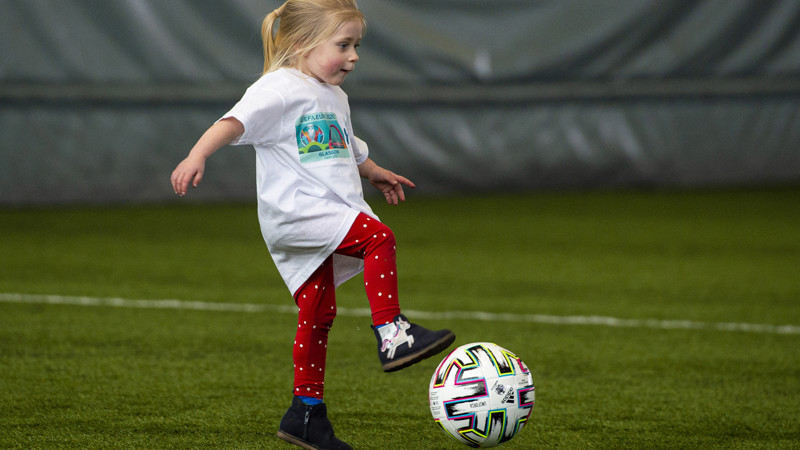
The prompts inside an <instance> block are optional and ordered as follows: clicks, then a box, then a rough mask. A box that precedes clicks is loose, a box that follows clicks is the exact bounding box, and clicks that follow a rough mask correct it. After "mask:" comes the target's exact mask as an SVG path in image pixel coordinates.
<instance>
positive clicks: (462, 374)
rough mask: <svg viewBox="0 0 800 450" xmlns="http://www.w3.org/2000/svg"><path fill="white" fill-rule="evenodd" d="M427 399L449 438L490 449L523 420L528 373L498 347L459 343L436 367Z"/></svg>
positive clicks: (529, 405)
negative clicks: (460, 344)
mask: <svg viewBox="0 0 800 450" xmlns="http://www.w3.org/2000/svg"><path fill="white" fill-rule="evenodd" d="M428 401H429V403H430V407H431V414H433V420H434V421H436V423H438V424H439V425H440V426H441V427H442V430H444V432H445V433H447V434H448V435H449V436H451V437H453V438H455V439H456V440H457V441H459V442H461V443H464V444H467V445H469V446H470V447H494V446H495V445H498V444H502V443H503V442H506V441H508V440H510V439H511V438H513V437H514V436H515V435H516V434H517V433H519V432H520V430H522V427H523V426H524V425H525V423H526V422H527V421H528V417H529V416H530V415H531V410H532V409H533V403H534V387H533V377H532V376H531V372H530V370H528V367H527V366H526V365H525V363H523V362H522V360H521V359H519V358H518V357H517V356H516V355H515V354H513V353H511V352H510V351H508V350H506V349H504V348H503V347H500V346H499V345H496V344H492V343H489V342H476V343H472V344H467V345H462V346H461V347H458V348H457V349H455V350H453V352H452V353H450V354H449V355H447V357H446V358H444V360H442V362H441V364H439V367H437V368H436V372H434V373H433V377H432V378H431V384H430V387H429V389H428Z"/></svg>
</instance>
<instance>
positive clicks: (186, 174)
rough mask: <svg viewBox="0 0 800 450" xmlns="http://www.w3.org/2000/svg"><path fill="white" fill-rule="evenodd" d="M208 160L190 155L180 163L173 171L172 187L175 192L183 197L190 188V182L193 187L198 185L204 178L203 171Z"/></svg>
mask: <svg viewBox="0 0 800 450" xmlns="http://www.w3.org/2000/svg"><path fill="white" fill-rule="evenodd" d="M205 167H206V160H205V158H202V157H196V156H192V155H189V156H188V157H187V158H186V159H184V160H183V161H181V163H180V164H178V167H176V168H175V170H173V171H172V176H171V177H170V181H172V188H173V189H174V190H175V193H176V194H178V195H180V196H181V197H183V196H184V195H186V191H187V189H189V183H192V187H197V185H198V184H200V181H202V180H203V172H204V171H205Z"/></svg>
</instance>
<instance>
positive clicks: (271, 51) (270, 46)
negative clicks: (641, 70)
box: [261, 3, 286, 73]
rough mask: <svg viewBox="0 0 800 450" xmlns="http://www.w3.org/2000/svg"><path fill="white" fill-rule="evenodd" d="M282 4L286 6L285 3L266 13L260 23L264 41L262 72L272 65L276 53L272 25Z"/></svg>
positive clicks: (279, 12) (279, 13)
mask: <svg viewBox="0 0 800 450" xmlns="http://www.w3.org/2000/svg"><path fill="white" fill-rule="evenodd" d="M284 6H286V4H285V3H284V4H283V5H282V6H281V7H280V8H278V9H276V10H274V11H272V12H271V13H269V14H267V17H264V21H263V22H262V23H261V40H262V41H263V43H264V73H267V72H268V71H269V69H270V67H272V63H273V62H274V61H275V57H276V55H277V53H278V47H277V45H276V43H275V33H273V26H274V25H275V21H276V20H278V18H280V16H281V13H282V12H283V8H284Z"/></svg>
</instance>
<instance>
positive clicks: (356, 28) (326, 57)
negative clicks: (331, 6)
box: [301, 20, 363, 86]
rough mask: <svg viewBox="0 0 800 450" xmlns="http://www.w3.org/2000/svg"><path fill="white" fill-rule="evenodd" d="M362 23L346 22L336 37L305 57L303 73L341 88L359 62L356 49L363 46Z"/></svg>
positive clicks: (335, 34)
mask: <svg viewBox="0 0 800 450" xmlns="http://www.w3.org/2000/svg"><path fill="white" fill-rule="evenodd" d="M362 31H363V30H362V26H361V22H360V21H358V20H351V21H349V22H345V23H344V24H343V25H342V26H341V27H339V29H338V30H337V31H336V33H334V35H333V36H332V37H331V38H330V39H328V40H326V41H324V42H323V43H322V44H320V45H318V46H316V47H314V48H313V49H311V51H310V52H308V53H307V54H306V55H305V57H303V60H302V64H301V67H302V68H303V72H305V73H306V74H307V75H311V76H312V77H314V78H316V79H317V80H319V81H321V82H323V83H327V84H331V85H334V86H339V85H340V84H342V82H343V81H344V79H345V77H346V76H347V74H348V73H350V72H352V71H353V69H355V67H356V62H358V54H357V53H356V49H357V48H358V46H359V45H360V44H361V32H362Z"/></svg>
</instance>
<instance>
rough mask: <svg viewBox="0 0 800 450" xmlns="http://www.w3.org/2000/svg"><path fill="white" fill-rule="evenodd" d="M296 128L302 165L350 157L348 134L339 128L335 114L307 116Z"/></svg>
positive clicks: (299, 121) (300, 120) (296, 122)
mask: <svg viewBox="0 0 800 450" xmlns="http://www.w3.org/2000/svg"><path fill="white" fill-rule="evenodd" d="M294 126H295V130H296V132H297V150H298V151H299V152H300V162H301V163H311V162H316V161H324V160H328V159H335V158H349V157H350V153H349V152H348V150H347V139H346V138H347V133H346V132H343V131H342V129H341V128H340V127H339V121H338V120H336V114H335V113H314V114H305V115H302V116H300V117H299V118H298V119H297V120H296V121H295V123H294Z"/></svg>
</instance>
